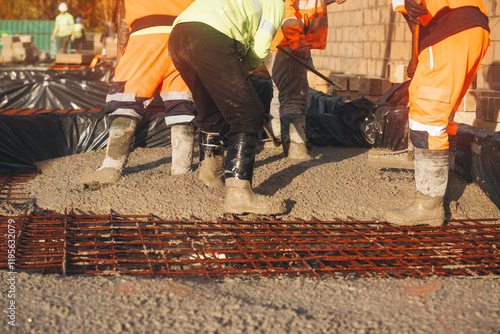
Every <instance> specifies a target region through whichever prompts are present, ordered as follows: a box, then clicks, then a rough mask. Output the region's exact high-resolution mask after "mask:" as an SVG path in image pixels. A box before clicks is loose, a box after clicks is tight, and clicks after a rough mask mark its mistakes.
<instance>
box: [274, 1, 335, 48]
mask: <svg viewBox="0 0 500 334" xmlns="http://www.w3.org/2000/svg"><path fill="white" fill-rule="evenodd" d="M327 33H328V15H327V12H326V4H325V1H324V0H302V1H297V0H285V17H284V19H283V24H282V25H281V28H280V29H279V30H278V32H277V33H276V36H275V37H274V40H273V44H272V45H271V50H276V46H277V45H280V46H281V47H283V48H290V49H292V50H296V49H298V48H300V47H303V46H306V45H307V46H309V48H310V49H319V50H323V49H325V47H326V37H327Z"/></svg>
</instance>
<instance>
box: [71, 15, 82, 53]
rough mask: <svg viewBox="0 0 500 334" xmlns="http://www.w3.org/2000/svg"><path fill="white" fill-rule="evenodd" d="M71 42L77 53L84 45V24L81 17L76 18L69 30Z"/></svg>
mask: <svg viewBox="0 0 500 334" xmlns="http://www.w3.org/2000/svg"><path fill="white" fill-rule="evenodd" d="M71 44H72V45H73V48H74V49H75V50H76V52H77V53H80V52H81V51H82V48H83V47H84V46H85V26H84V25H83V24H82V18H81V17H77V18H76V20H75V25H74V26H73V29H72V30H71Z"/></svg>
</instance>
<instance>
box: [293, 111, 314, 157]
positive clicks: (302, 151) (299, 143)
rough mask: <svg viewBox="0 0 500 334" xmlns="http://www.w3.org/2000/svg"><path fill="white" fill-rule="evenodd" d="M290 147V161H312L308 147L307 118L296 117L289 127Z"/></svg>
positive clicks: (303, 116) (302, 116)
mask: <svg viewBox="0 0 500 334" xmlns="http://www.w3.org/2000/svg"><path fill="white" fill-rule="evenodd" d="M289 133H290V147H289V148H288V159H290V160H295V161H306V160H310V159H311V157H310V156H309V153H308V152H307V146H306V141H307V140H306V117H305V115H299V116H295V117H294V118H293V119H292V121H291V122H290V125H289Z"/></svg>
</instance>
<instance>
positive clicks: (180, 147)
mask: <svg viewBox="0 0 500 334" xmlns="http://www.w3.org/2000/svg"><path fill="white" fill-rule="evenodd" d="M192 2H193V0H175V1H163V0H149V1H144V0H125V11H126V14H125V20H126V23H127V25H128V26H129V27H130V32H131V33H130V37H129V40H128V43H127V46H126V47H125V49H124V51H123V54H122V57H121V58H120V60H119V62H118V64H117V65H116V69H115V77H114V82H113V84H112V85H111V87H110V89H109V92H108V95H107V97H106V106H105V109H104V112H105V113H107V114H108V119H109V120H110V121H111V125H110V129H109V142H108V147H107V150H106V157H105V158H104V161H103V163H102V166H101V167H100V168H99V169H98V170H97V171H96V172H94V175H93V176H92V184H93V185H96V184H97V185H106V184H112V183H115V182H116V181H118V180H119V179H120V178H121V177H122V173H123V168H124V166H125V164H126V162H127V159H128V156H129V152H130V148H131V146H132V143H133V139H134V134H135V130H136V127H137V124H138V122H139V121H140V120H141V119H142V118H143V116H142V114H144V113H145V112H146V111H147V108H148V105H149V104H150V103H151V102H152V101H153V97H154V94H155V91H157V90H158V92H159V94H160V96H161V98H162V100H163V103H164V105H165V108H166V110H165V123H166V125H167V126H168V127H170V129H171V143H172V166H171V174H172V175H175V174H184V173H187V172H189V171H191V164H192V158H193V145H194V130H195V126H194V124H193V120H194V118H195V116H196V111H195V108H194V103H193V99H192V95H191V92H190V91H189V88H188V87H187V86H186V84H185V83H184V81H183V80H182V78H181V76H180V75H179V72H178V71H177V69H176V68H175V67H174V65H173V63H172V60H171V59H170V56H169V54H168V42H169V36H170V31H171V29H172V24H173V23H174V20H175V19H176V17H177V15H179V14H180V13H181V12H182V11H183V10H184V9H186V8H187V7H188V6H189V5H190V4H191V3H192Z"/></svg>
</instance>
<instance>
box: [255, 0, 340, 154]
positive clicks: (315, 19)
mask: <svg viewBox="0 0 500 334" xmlns="http://www.w3.org/2000/svg"><path fill="white" fill-rule="evenodd" d="M345 1H346V0H319V1H298V0H285V17H284V19H283V23H282V25H281V29H280V30H279V31H278V32H277V33H276V36H275V37H274V40H273V43H272V45H271V51H270V52H269V54H268V56H267V57H266V59H265V60H264V63H265V65H266V67H267V69H268V72H269V75H270V76H271V78H272V81H273V99H272V101H271V107H270V116H271V121H270V122H271V128H272V131H273V134H274V135H275V137H277V138H281V140H282V143H283V149H284V151H285V154H287V156H288V158H289V159H292V160H299V161H300V160H308V159H310V156H309V154H308V152H307V146H306V143H307V140H306V139H307V138H306V116H305V114H306V106H307V99H308V96H309V82H308V79H307V69H306V68H305V67H303V66H301V65H300V64H299V63H297V62H296V61H295V60H293V59H289V58H288V57H287V56H286V55H285V54H284V53H283V52H281V51H278V49H277V45H279V46H281V47H282V48H284V49H287V50H289V51H291V52H292V53H293V54H294V55H296V56H298V57H300V58H302V59H304V60H306V61H308V60H310V57H311V50H312V49H318V50H324V49H325V47H326V38H327V32H328V13H327V8H326V6H327V5H330V4H332V3H337V4H342V3H344V2H345Z"/></svg>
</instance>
